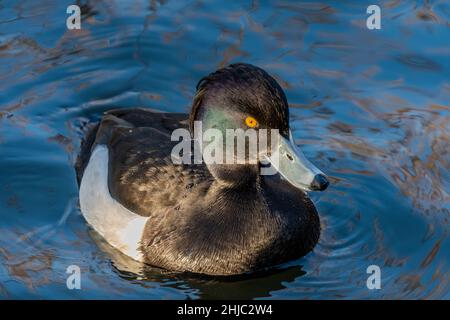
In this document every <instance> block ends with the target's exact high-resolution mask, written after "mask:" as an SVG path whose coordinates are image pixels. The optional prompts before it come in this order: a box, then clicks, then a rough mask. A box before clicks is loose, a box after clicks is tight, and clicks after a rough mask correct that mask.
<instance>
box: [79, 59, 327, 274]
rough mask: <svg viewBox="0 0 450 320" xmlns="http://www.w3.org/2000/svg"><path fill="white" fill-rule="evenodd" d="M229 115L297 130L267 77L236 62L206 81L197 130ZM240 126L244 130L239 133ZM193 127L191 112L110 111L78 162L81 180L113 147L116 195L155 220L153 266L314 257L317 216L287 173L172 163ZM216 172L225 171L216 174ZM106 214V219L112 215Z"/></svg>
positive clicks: (232, 265)
mask: <svg viewBox="0 0 450 320" xmlns="http://www.w3.org/2000/svg"><path fill="white" fill-rule="evenodd" d="M208 108H221V109H224V110H231V109H233V111H237V112H241V113H243V114H246V113H248V114H255V113H257V114H258V115H259V118H258V120H259V121H260V123H261V127H265V128H278V129H280V131H281V132H282V133H283V134H284V135H285V134H287V132H288V130H289V123H288V117H289V112H288V105H287V101H286V98H285V96H284V93H283V91H282V89H281V88H280V86H279V85H278V84H277V83H276V81H275V80H274V79H273V78H272V77H270V76H269V75H268V74H267V73H266V72H265V71H263V70H262V69H259V68H257V67H254V66H251V65H248V64H235V65H231V66H229V67H227V68H225V69H222V70H219V71H217V72H215V73H213V74H211V75H209V76H208V77H205V78H204V79H202V80H201V81H200V83H199V85H198V92H197V95H196V98H195V99H194V102H193V109H192V112H191V116H190V122H191V123H192V121H194V120H201V116H202V114H203V113H202V111H203V110H206V109H208ZM240 125H241V124H240V123H239V124H236V126H237V127H239V126H240ZM180 127H184V128H189V117H188V115H187V114H171V113H157V112H153V111H150V110H144V109H116V110H111V111H109V112H107V113H106V114H105V115H104V116H103V118H102V120H101V122H100V124H98V125H94V126H93V127H92V129H91V130H90V131H89V133H88V134H87V136H86V138H85V139H84V141H83V143H82V146H81V152H80V155H79V158H78V161H77V164H76V171H77V178H78V181H79V182H80V181H81V179H82V176H83V171H84V168H85V167H86V165H87V162H88V161H89V157H90V153H91V151H92V150H93V148H94V147H95V145H97V144H104V145H106V146H107V147H108V149H109V159H110V162H109V180H108V183H109V191H110V193H111V196H112V197H113V198H114V199H116V200H117V201H118V202H119V203H121V204H122V205H123V206H125V207H126V208H128V209H129V210H131V211H133V212H134V213H136V214H138V215H141V216H146V217H150V219H149V222H148V223H147V224H146V227H145V232H144V235H143V238H142V241H141V250H142V252H143V254H144V258H145V262H146V263H148V264H151V265H154V266H158V267H162V268H166V269H170V270H176V271H189V272H195V273H205V274H210V275H232V274H241V273H246V272H251V271H255V270H258V269H261V268H264V267H268V266H272V265H275V264H279V263H282V262H285V261H288V260H291V259H294V258H297V257H301V256H303V255H305V254H306V253H308V252H309V251H310V250H312V248H313V247H314V245H315V244H316V243H317V241H318V238H319V233H320V223H319V218H318V214H317V211H316V209H315V207H314V205H313V204H312V202H311V201H310V199H309V198H308V196H307V195H306V194H305V193H304V192H302V191H301V190H299V189H297V188H295V187H294V186H292V185H291V184H289V183H288V182H287V181H285V180H283V179H280V176H279V175H275V176H260V175H259V174H258V169H259V164H255V165H233V166H234V167H233V166H232V167H231V168H232V169H229V168H230V167H228V169H227V170H228V171H227V172H226V173H225V174H224V176H226V177H227V178H226V180H227V181H225V180H222V178H221V175H220V174H217V172H219V173H220V172H221V170H223V169H221V168H220V167H218V168H216V169H214V170H213V172H212V171H211V167H210V168H208V166H206V165H204V164H198V165H174V164H173V163H172V161H171V157H170V153H171V150H172V147H173V146H174V145H175V144H176V143H177V142H172V141H170V136H171V133H172V131H173V130H174V129H176V128H180ZM216 171H217V172H216ZM105 214H107V213H105Z"/></svg>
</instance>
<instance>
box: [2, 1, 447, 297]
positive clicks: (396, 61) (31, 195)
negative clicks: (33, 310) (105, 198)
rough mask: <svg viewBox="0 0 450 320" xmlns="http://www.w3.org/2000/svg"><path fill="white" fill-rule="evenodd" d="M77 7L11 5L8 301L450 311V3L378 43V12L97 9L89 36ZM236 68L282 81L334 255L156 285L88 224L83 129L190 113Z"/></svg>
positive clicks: (420, 12) (325, 249)
mask: <svg viewBox="0 0 450 320" xmlns="http://www.w3.org/2000/svg"><path fill="white" fill-rule="evenodd" d="M69 4H71V3H70V1H53V2H52V1H1V2H0V61H1V63H0V262H1V263H0V297H1V298H6V299H8V298H46V299H53V298H60V299H73V298H101V299H103V298H127V299H134V298H143V299H168V298H172V299H183V298H188V297H189V298H193V299H196V298H277V299H280V298H286V299H313V298H321V299H333V298H346V299H356V298H365V299H370V298H402V299H415V298H446V299H449V298H450V294H449V259H450V239H449V217H450V211H449V210H450V196H449V191H450V155H449V151H450V148H449V136H450V126H449V123H450V108H449V102H450V83H449V71H450V68H449V67H450V60H449V55H450V46H449V42H448V40H449V39H450V31H449V22H448V21H449V16H450V5H449V4H448V2H446V1H444V0H443V1H425V2H421V1H416V2H415V1H401V0H398V1H386V2H382V4H381V6H382V29H381V30H374V31H370V30H368V29H367V28H366V27H365V19H366V17H367V14H366V12H365V11H366V8H367V6H368V5H369V4H371V3H369V2H364V1H351V2H347V3H342V1H330V2H327V3H320V4H319V3H295V2H278V3H275V2H273V3H271V4H268V3H266V2H264V3H262V2H261V3H258V1H253V2H251V1H247V2H245V3H243V4H231V2H230V3H229V4H224V3H223V2H222V1H207V2H206V1H205V2H202V1H198V2H179V1H160V2H157V1H150V2H148V1H137V2H135V3H133V4H131V3H130V4H124V3H123V1H111V2H109V1H108V2H95V3H94V1H92V3H90V2H89V3H87V2H83V8H82V9H83V16H82V30H80V31H68V30H67V29H66V26H65V20H66V17H67V16H68V15H67V14H66V8H67V6H68V5H69ZM237 61H244V62H249V63H253V64H256V65H259V66H261V67H263V68H264V69H266V70H267V71H269V72H270V73H271V74H273V75H274V76H275V77H276V78H277V79H278V80H279V82H280V84H281V85H282V86H283V88H284V89H285V91H286V94H287V97H288V100H289V102H290V106H291V127H292V129H293V132H294V136H295V138H296V139H297V141H298V143H299V144H300V145H301V146H302V148H303V151H304V153H305V154H306V155H307V156H308V157H309V158H310V159H312V160H313V162H314V163H315V164H316V165H317V166H318V167H320V168H322V169H324V171H325V172H326V173H327V174H329V175H330V177H331V181H332V185H331V187H330V188H329V189H328V190H327V191H326V192H324V193H320V194H316V193H313V194H312V198H313V200H314V202H315V203H316V206H317V208H318V210H319V212H320V216H321V222H322V235H321V239H320V242H319V244H318V245H317V247H316V248H315V250H314V251H313V252H312V253H311V254H309V255H307V256H306V257H304V258H302V259H299V260H297V261H292V262H290V263H288V264H285V265H282V266H279V267H277V268H276V269H274V270H272V271H271V272H268V273H263V274H257V275H254V276H250V277H243V278H238V279H230V280H215V279H203V278H197V277H192V276H183V275H174V274H171V273H168V272H164V271H161V270H157V269H152V268H146V269H145V270H142V269H141V268H140V267H139V266H137V265H135V263H133V261H130V260H129V259H127V258H126V257H123V256H121V255H120V254H118V253H117V252H115V251H114V250H112V249H111V248H109V247H108V246H107V245H105V243H103V242H102V240H101V239H98V236H96V235H95V233H93V232H92V231H90V229H89V227H88V226H87V225H86V223H85V221H84V220H83V218H82V216H81V215H80V212H79V208H78V202H77V201H78V199H77V196H78V192H77V185H76V180H75V173H74V170H73V163H74V159H75V157H76V154H77V152H78V147H79V143H80V139H81V132H82V131H81V128H82V126H83V125H84V124H85V123H86V122H87V121H89V120H95V119H98V117H99V116H100V115H101V113H102V112H103V111H105V110H108V109H110V108H113V107H117V106H120V107H135V106H141V107H149V108H154V109H160V110H165V111H170V112H188V110H189V106H190V101H191V98H192V96H193V94H194V88H195V85H196V83H197V81H198V80H199V79H200V78H201V77H202V76H203V75H205V74H207V73H209V72H211V71H213V70H215V69H216V68H218V67H220V66H224V65H227V64H228V63H231V62H237ZM72 264H76V265H78V266H80V268H81V272H82V289H81V290H68V289H67V287H66V278H67V274H66V268H67V267H68V266H69V265H72ZM369 265H378V266H379V267H380V268H381V285H382V287H381V289H380V290H368V289H367V287H366V279H367V277H368V276H369V275H368V274H367V273H366V268H367V267H368V266H369Z"/></svg>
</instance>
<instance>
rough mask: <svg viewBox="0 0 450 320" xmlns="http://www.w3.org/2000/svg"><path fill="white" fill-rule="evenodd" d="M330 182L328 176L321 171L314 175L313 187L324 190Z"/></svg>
mask: <svg viewBox="0 0 450 320" xmlns="http://www.w3.org/2000/svg"><path fill="white" fill-rule="evenodd" d="M329 184H330V183H329V182H328V179H327V177H325V175H323V174H320V173H319V174H316V175H315V176H314V180H313V181H312V182H311V189H312V190H314V191H323V190H325V189H326V188H327V187H328V185H329Z"/></svg>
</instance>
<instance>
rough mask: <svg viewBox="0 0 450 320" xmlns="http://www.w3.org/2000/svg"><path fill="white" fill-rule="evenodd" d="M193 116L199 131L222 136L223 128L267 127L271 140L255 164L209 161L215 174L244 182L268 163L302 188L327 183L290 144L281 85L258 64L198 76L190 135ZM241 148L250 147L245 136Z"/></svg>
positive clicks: (229, 181) (215, 175) (234, 65)
mask: <svg viewBox="0 0 450 320" xmlns="http://www.w3.org/2000/svg"><path fill="white" fill-rule="evenodd" d="M196 121H200V123H201V124H202V131H203V132H205V131H206V130H208V129H216V130H220V131H221V132H222V133H223V136H226V135H227V133H226V130H227V129H233V130H236V129H242V130H248V129H254V130H256V131H257V132H259V131H262V129H266V130H265V131H264V132H267V135H268V139H269V141H270V142H269V143H268V147H267V148H266V150H258V156H257V161H256V163H249V162H247V163H240V164H236V163H235V164H213V163H209V164H207V165H208V169H209V171H210V172H211V173H212V174H213V176H214V177H215V178H216V179H219V180H222V181H225V182H228V183H232V184H240V183H245V182H248V181H251V180H253V179H255V178H256V176H257V175H258V174H259V173H260V168H261V167H262V166H264V165H267V163H270V164H271V165H272V166H273V168H275V170H276V171H277V172H278V173H279V174H280V175H281V176H282V177H284V178H285V179H286V180H287V181H289V182H290V183H291V184H292V185H294V186H295V187H297V188H299V189H301V190H303V191H312V190H314V191H315V190H325V189H326V188H327V186H328V180H327V178H326V176H325V174H324V173H323V172H322V171H320V170H319V169H318V168H316V167H315V166H314V165H313V164H311V163H310V162H309V161H308V160H307V159H306V157H305V156H304V155H303V153H302V152H301V150H300V149H299V148H298V147H297V146H296V145H295V143H294V140H293V137H292V133H291V131H290V128H289V107H288V103H287V100H286V96H285V94H284V92H283V90H282V88H281V87H280V85H279V84H278V83H277V81H276V80H275V79H274V78H273V77H271V76H270V75H269V74H268V73H267V72H265V71H264V70H262V69H261V68H258V67H255V66H253V65H250V64H243V63H239V64H232V65H230V66H228V67H225V68H222V69H219V70H217V71H216V72H213V73H211V74H209V75H208V76H206V77H204V78H202V79H201V80H200V81H199V83H198V84H197V93H196V95H195V98H194V101H193V106H192V111H191V114H190V119H189V122H190V130H191V134H193V132H194V126H195V122H196ZM271 129H277V131H275V132H277V133H276V134H273V133H271V132H273V131H271ZM274 135H276V136H274ZM258 137H259V135H258ZM258 139H259V138H258ZM273 139H274V140H273ZM272 140H273V141H274V143H271V141H272ZM245 148H246V152H249V151H248V150H249V144H248V141H246V144H245ZM224 154H225V151H224ZM247 160H249V159H248V158H247Z"/></svg>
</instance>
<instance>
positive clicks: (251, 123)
mask: <svg viewBox="0 0 450 320" xmlns="http://www.w3.org/2000/svg"><path fill="white" fill-rule="evenodd" d="M245 124H246V125H247V126H249V127H250V128H254V127H256V126H257V125H258V121H256V119H255V118H253V117H247V118H245Z"/></svg>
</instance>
